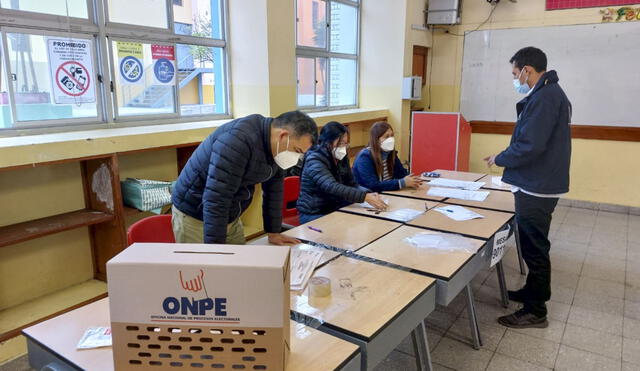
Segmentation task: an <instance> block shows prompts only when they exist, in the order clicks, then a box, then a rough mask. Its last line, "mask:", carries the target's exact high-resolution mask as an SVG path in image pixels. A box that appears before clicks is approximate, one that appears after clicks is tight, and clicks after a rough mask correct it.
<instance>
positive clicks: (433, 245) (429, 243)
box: [404, 232, 479, 254]
mask: <svg viewBox="0 0 640 371" xmlns="http://www.w3.org/2000/svg"><path fill="white" fill-rule="evenodd" d="M404 242H406V243H409V244H411V245H413V246H415V247H418V248H421V249H434V250H440V251H443V252H446V251H452V252H466V253H470V254H475V253H476V252H478V248H479V247H478V246H475V245H474V244H473V243H472V242H471V240H470V239H468V238H464V237H462V236H460V235H458V234H452V233H441V232H420V233H417V234H415V235H413V236H410V237H406V238H405V239H404Z"/></svg>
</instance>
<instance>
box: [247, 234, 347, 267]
mask: <svg viewBox="0 0 640 371" xmlns="http://www.w3.org/2000/svg"><path fill="white" fill-rule="evenodd" d="M248 245H271V244H270V243H269V240H268V236H266V235H265V236H264V237H260V238H258V239H256V240H253V241H251V242H249V243H248ZM295 250H308V251H320V252H321V253H322V257H321V258H320V262H318V265H322V264H324V263H326V262H328V261H329V260H331V259H333V258H335V257H336V256H338V255H340V253H339V252H337V251H333V250H328V249H323V248H322V247H318V246H313V245H309V244H300V245H296V246H291V252H292V253H293V252H294V251H295Z"/></svg>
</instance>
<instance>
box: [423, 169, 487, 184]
mask: <svg viewBox="0 0 640 371" xmlns="http://www.w3.org/2000/svg"><path fill="white" fill-rule="evenodd" d="M433 172H435V173H440V178H447V179H454V180H462V181H465V182H475V181H477V180H478V179H480V178H482V177H484V176H485V175H487V174H481V173H469V172H465V171H453V170H442V169H438V170H434V171H433ZM422 178H423V179H427V180H431V179H436V178H426V177H422Z"/></svg>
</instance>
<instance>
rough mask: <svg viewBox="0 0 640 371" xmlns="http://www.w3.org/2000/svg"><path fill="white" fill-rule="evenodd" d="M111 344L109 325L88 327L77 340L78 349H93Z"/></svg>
mask: <svg viewBox="0 0 640 371" xmlns="http://www.w3.org/2000/svg"><path fill="white" fill-rule="evenodd" d="M110 346H111V329H110V328H109V327H89V328H88V329H87V331H85V332H84V335H82V338H81V339H80V341H79V342H78V345H77V348H78V349H93V348H101V347H110Z"/></svg>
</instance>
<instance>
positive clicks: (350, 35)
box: [330, 2, 358, 54]
mask: <svg viewBox="0 0 640 371" xmlns="http://www.w3.org/2000/svg"><path fill="white" fill-rule="evenodd" d="M330 35H331V43H330V45H331V51H332V52H334V53H345V54H356V48H357V37H358V9H357V8H356V7H354V6H349V5H345V4H341V3H336V2H331V28H330Z"/></svg>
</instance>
